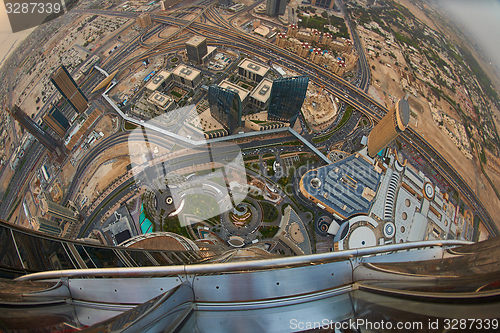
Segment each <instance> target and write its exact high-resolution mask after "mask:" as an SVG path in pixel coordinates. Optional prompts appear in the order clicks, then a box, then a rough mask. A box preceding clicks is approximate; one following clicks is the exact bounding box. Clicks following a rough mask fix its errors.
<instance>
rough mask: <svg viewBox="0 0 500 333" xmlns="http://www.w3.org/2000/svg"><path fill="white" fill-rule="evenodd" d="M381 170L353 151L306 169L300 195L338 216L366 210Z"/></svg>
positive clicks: (369, 204)
mask: <svg viewBox="0 0 500 333" xmlns="http://www.w3.org/2000/svg"><path fill="white" fill-rule="evenodd" d="M381 176H382V170H381V169H380V168H378V167H375V166H373V165H372V164H371V162H370V161H368V160H367V159H366V158H365V157H363V156H361V155H359V154H355V155H350V156H348V157H346V158H344V159H342V160H340V161H338V162H335V163H333V164H329V165H326V166H323V167H319V168H317V169H312V170H309V171H308V172H306V173H305V174H304V176H302V179H301V180H300V182H299V190H300V192H301V193H302V195H303V196H304V197H305V198H306V199H308V200H310V201H311V202H312V203H314V204H315V205H317V206H318V207H319V208H321V209H324V210H326V211H327V212H329V213H330V214H332V215H333V216H334V217H335V218H337V219H339V220H344V219H346V218H349V217H351V216H353V215H359V214H365V215H366V214H368V212H369V210H370V207H371V205H372V204H373V199H374V197H375V194H376V191H377V188H378V184H379V181H380V178H381Z"/></svg>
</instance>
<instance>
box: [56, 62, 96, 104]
mask: <svg viewBox="0 0 500 333" xmlns="http://www.w3.org/2000/svg"><path fill="white" fill-rule="evenodd" d="M50 81H52V83H53V84H54V86H55V87H56V88H57V90H58V91H59V92H60V93H61V95H63V96H64V97H65V98H66V99H67V100H68V102H69V104H70V105H71V106H72V107H73V109H75V111H76V112H78V113H82V112H83V111H85V110H86V109H87V107H88V99H87V97H86V96H85V95H84V94H83V92H82V91H81V90H80V88H78V85H77V84H76V82H75V80H73V78H72V77H71V75H70V74H69V72H68V70H67V69H66V67H64V66H61V67H59V68H58V69H57V71H55V72H54V73H53V74H52V76H51V77H50Z"/></svg>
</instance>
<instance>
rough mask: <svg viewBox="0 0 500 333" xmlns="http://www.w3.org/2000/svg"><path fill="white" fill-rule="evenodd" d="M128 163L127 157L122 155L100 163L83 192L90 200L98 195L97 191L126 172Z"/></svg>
mask: <svg viewBox="0 0 500 333" xmlns="http://www.w3.org/2000/svg"><path fill="white" fill-rule="evenodd" d="M129 163H130V160H129V159H128V157H122V158H118V159H116V161H114V162H112V163H107V164H101V166H100V167H99V168H98V169H97V170H96V171H95V173H94V174H93V175H92V178H91V179H90V180H89V182H88V183H87V186H85V188H84V190H83V194H84V195H85V196H87V197H88V198H89V200H90V201H91V202H92V201H93V200H94V199H95V198H96V197H97V196H98V195H97V191H98V192H99V193H101V192H102V191H103V190H104V189H105V188H106V187H108V185H109V184H110V183H111V182H112V181H113V180H115V179H117V178H119V177H120V176H122V175H124V174H125V173H126V172H127V165H129Z"/></svg>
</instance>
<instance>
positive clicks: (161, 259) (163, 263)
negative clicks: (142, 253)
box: [149, 251, 171, 266]
mask: <svg viewBox="0 0 500 333" xmlns="http://www.w3.org/2000/svg"><path fill="white" fill-rule="evenodd" d="M149 254H150V255H151V256H152V257H153V258H154V259H155V260H156V261H158V263H159V264H160V266H170V265H171V263H170V262H169V261H168V260H167V259H165V257H164V256H163V255H162V254H161V253H160V252H151V251H150V252H149Z"/></svg>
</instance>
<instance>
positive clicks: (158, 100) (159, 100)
mask: <svg viewBox="0 0 500 333" xmlns="http://www.w3.org/2000/svg"><path fill="white" fill-rule="evenodd" d="M148 101H149V102H151V103H153V104H155V105H158V106H160V107H164V106H165V105H167V104H168V103H171V102H173V101H174V100H173V99H172V98H171V97H169V96H167V95H165V94H162V93H161V92H159V91H155V92H154V93H153V94H152V95H151V96H149V97H148Z"/></svg>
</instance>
